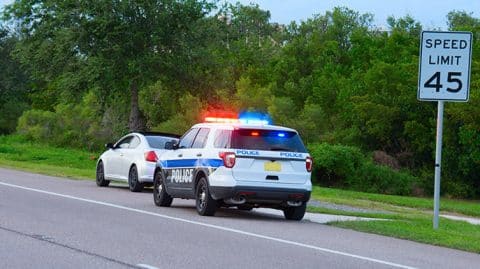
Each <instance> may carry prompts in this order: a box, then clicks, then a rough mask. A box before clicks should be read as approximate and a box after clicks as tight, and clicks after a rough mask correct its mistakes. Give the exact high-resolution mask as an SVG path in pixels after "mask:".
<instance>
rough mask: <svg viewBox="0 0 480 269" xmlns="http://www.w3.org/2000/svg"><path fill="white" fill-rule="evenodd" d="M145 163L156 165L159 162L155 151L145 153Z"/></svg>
mask: <svg viewBox="0 0 480 269" xmlns="http://www.w3.org/2000/svg"><path fill="white" fill-rule="evenodd" d="M145 161H147V162H154V163H156V162H157V161H158V157H157V154H155V151H153V150H151V151H147V152H145Z"/></svg>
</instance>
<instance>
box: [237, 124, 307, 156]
mask: <svg viewBox="0 0 480 269" xmlns="http://www.w3.org/2000/svg"><path fill="white" fill-rule="evenodd" d="M232 148H236V149H256V150H269V151H291V152H307V150H306V149H305V146H304V145H303V143H302V140H301V139H300V136H299V135H298V134H297V133H295V132H289V131H278V130H262V129H237V130H234V131H233V134H232Z"/></svg>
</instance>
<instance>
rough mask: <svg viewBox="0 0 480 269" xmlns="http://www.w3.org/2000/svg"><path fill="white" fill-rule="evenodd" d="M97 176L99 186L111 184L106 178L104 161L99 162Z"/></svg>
mask: <svg viewBox="0 0 480 269" xmlns="http://www.w3.org/2000/svg"><path fill="white" fill-rule="evenodd" d="M95 178H96V180H95V181H96V182H97V186H99V187H107V186H108V184H110V180H106V179H105V170H104V167H103V162H102V161H99V162H98V164H97V172H96V176H95Z"/></svg>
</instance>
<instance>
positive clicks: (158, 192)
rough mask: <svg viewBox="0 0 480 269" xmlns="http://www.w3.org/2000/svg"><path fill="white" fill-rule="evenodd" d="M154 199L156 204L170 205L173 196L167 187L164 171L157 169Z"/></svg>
mask: <svg viewBox="0 0 480 269" xmlns="http://www.w3.org/2000/svg"><path fill="white" fill-rule="evenodd" d="M153 201H154V202H155V205H156V206H170V205H172V201H173V198H172V196H170V195H169V194H168V193H167V190H166V189H165V177H164V175H163V172H162V171H160V170H159V171H157V172H156V173H155V176H154V178H153Z"/></svg>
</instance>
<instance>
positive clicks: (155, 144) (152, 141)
mask: <svg viewBox="0 0 480 269" xmlns="http://www.w3.org/2000/svg"><path fill="white" fill-rule="evenodd" d="M145 138H146V139H147V142H148V145H149V146H150V147H151V148H156V149H164V148H165V143H166V142H168V141H172V140H175V141H178V139H176V138H172V137H164V136H145Z"/></svg>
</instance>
